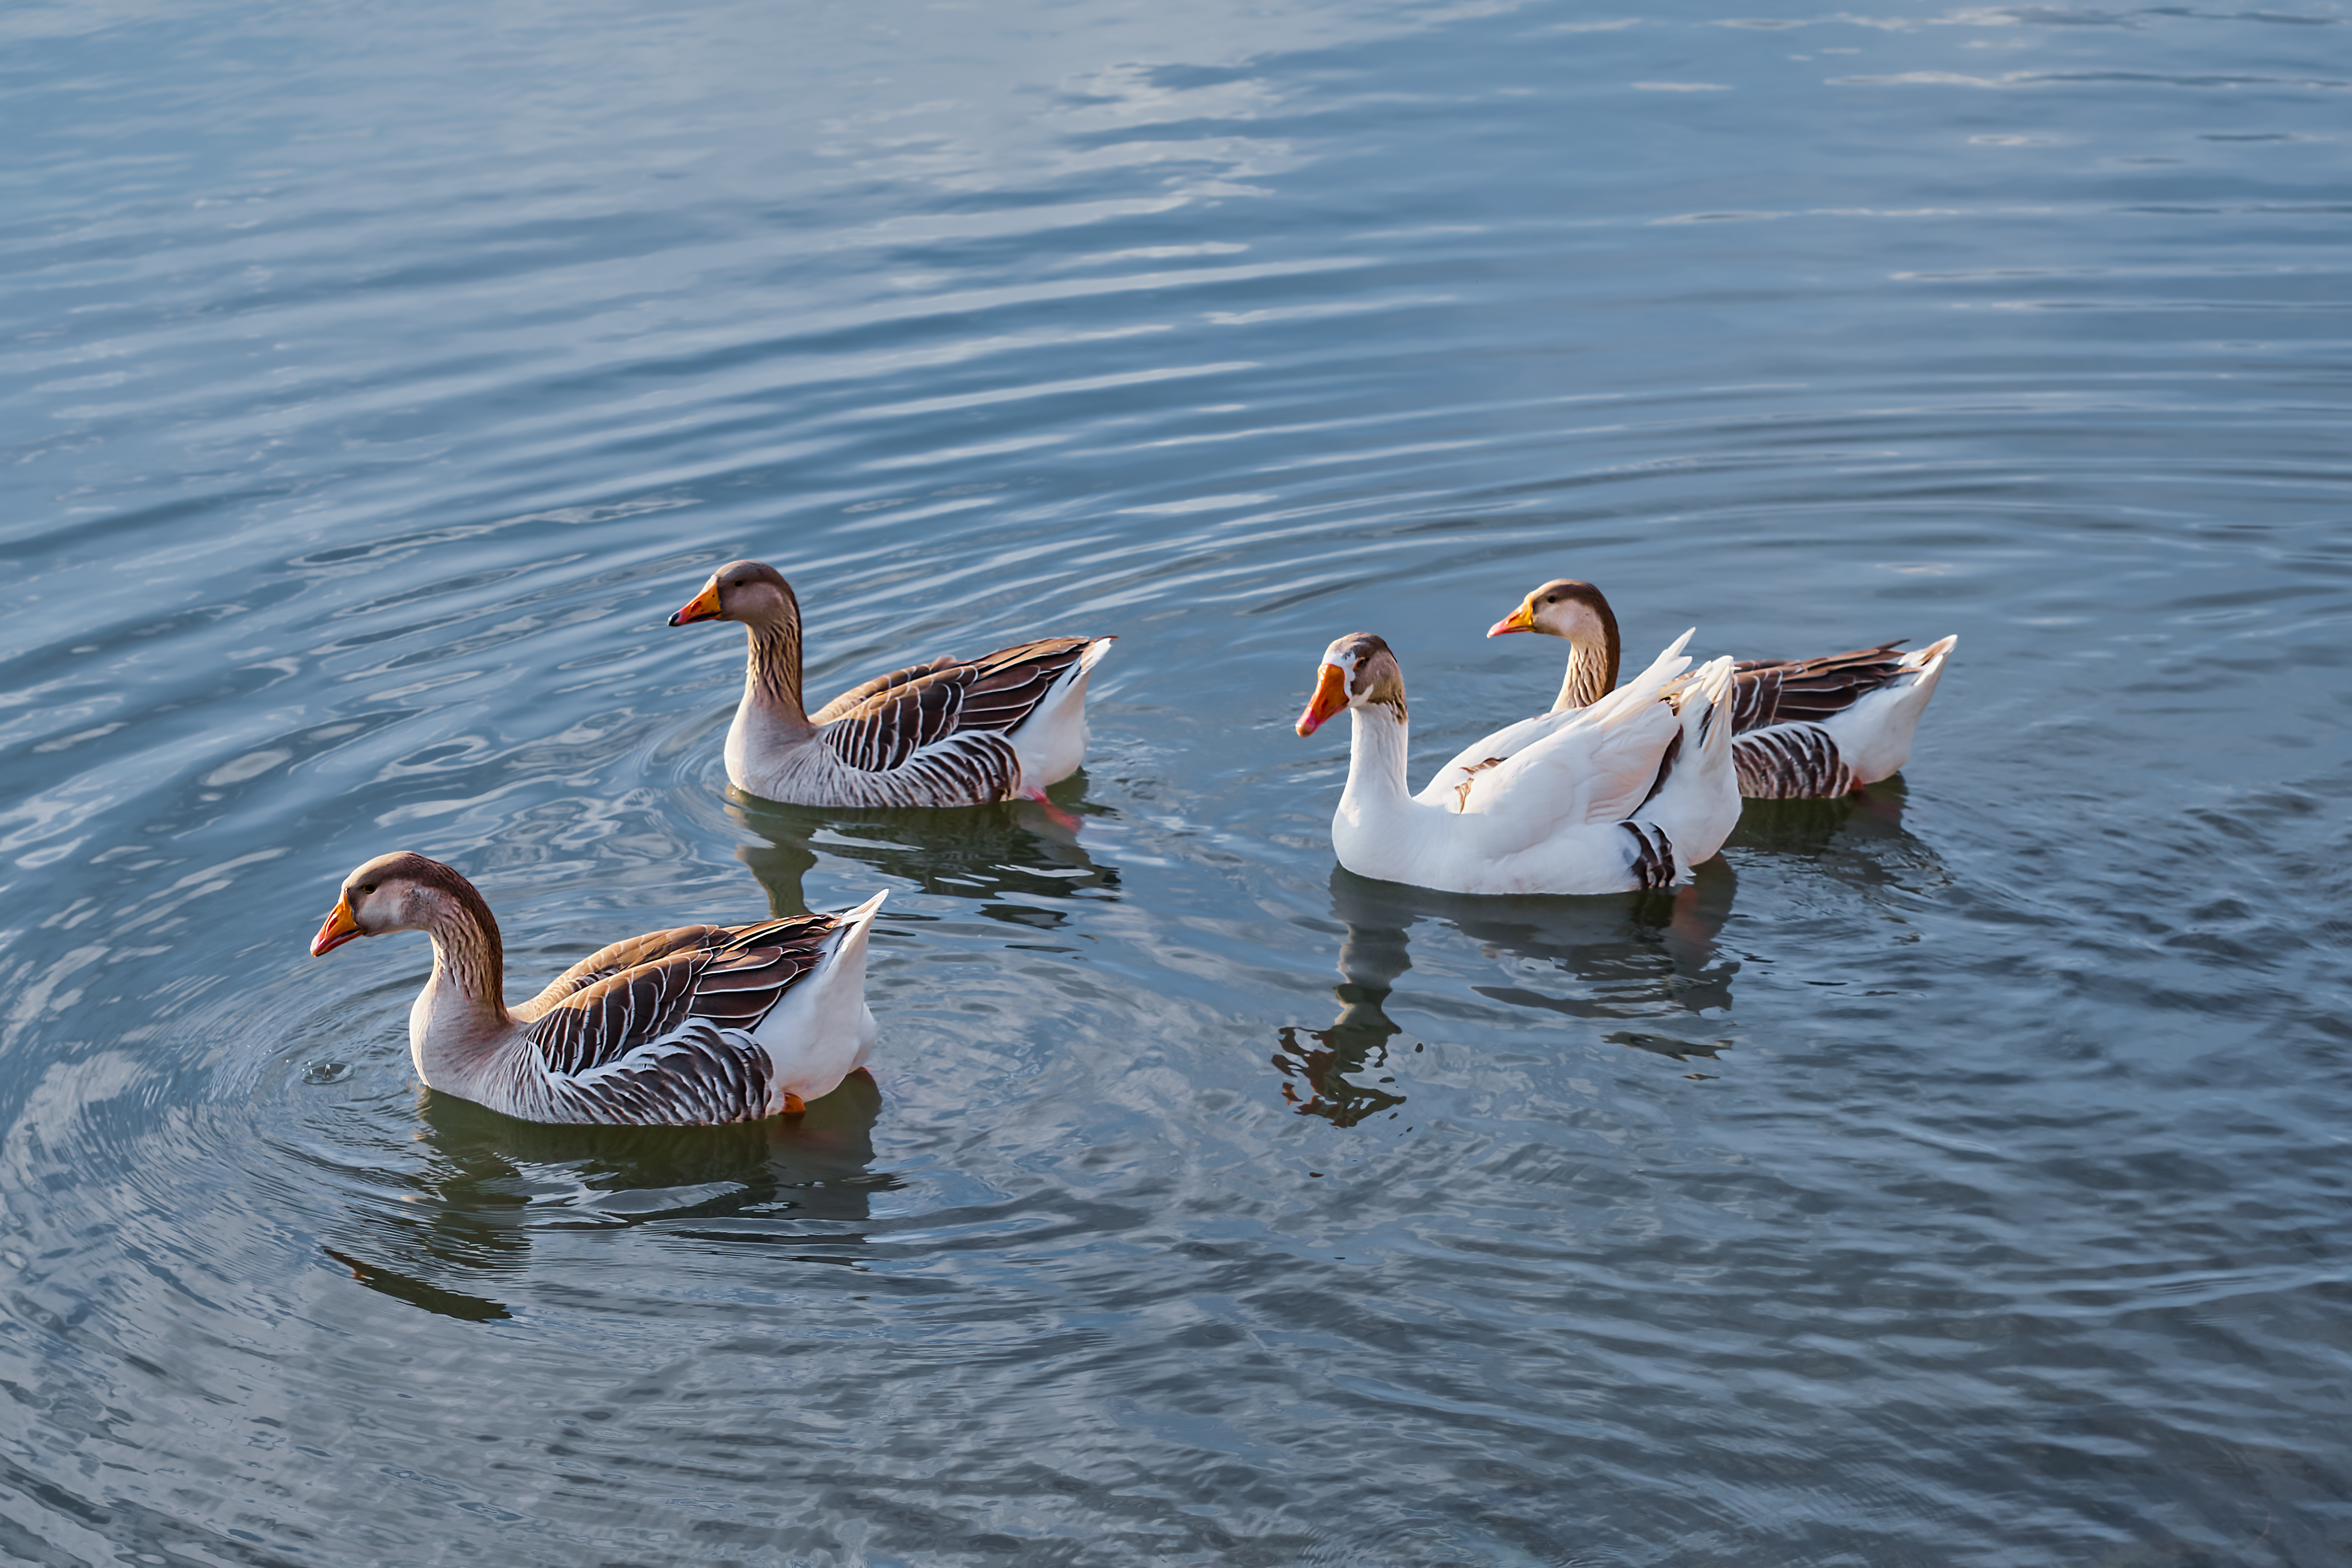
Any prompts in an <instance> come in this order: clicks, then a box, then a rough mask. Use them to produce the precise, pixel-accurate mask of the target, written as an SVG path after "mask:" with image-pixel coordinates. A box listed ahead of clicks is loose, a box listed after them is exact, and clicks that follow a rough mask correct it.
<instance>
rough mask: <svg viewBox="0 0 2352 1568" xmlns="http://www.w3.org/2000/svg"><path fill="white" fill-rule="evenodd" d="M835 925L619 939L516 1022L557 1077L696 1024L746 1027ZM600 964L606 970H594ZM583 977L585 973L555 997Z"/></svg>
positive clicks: (831, 920) (811, 963) (802, 922)
mask: <svg viewBox="0 0 2352 1568" xmlns="http://www.w3.org/2000/svg"><path fill="white" fill-rule="evenodd" d="M840 924H841V921H840V920H839V918H838V917H836V916H834V915H800V916H796V917H794V918H793V919H790V920H767V921H762V922H761V923H760V924H758V925H735V926H725V925H692V926H684V927H680V928H679V929H677V930H675V931H659V932H654V933H651V934H649V935H647V936H639V937H634V938H632V939H631V940H630V941H627V942H616V943H614V945H613V946H610V947H607V948H604V950H603V951H601V952H599V953H596V954H594V955H593V956H590V957H589V958H587V959H586V960H584V961H583V963H581V964H578V965H574V966H573V967H572V969H571V970H569V971H567V972H566V973H565V975H564V976H563V977H562V978H561V979H558V980H557V981H556V983H555V984H554V985H552V986H550V987H549V988H548V989H547V991H545V992H542V993H541V996H540V997H539V998H537V999H535V1000H533V1001H532V1002H530V1003H529V1004H527V1005H526V1006H525V1007H523V1008H521V1009H517V1016H519V1017H520V1018H522V1019H525V1020H526V1024H527V1027H526V1029H525V1030H524V1033H525V1035H526V1036H527V1037H528V1038H529V1039H530V1042H531V1043H532V1044H533V1045H534V1046H536V1047H537V1048H538V1050H539V1053H540V1055H541V1059H542V1060H543V1061H545V1062H546V1064H547V1070H548V1071H549V1072H551V1073H554V1074H561V1075H563V1076H576V1075H578V1074H580V1073H583V1072H587V1071H592V1070H593V1069H595V1068H598V1067H603V1066H607V1065H610V1064H612V1063H614V1062H617V1061H620V1060H621V1059H622V1058H624V1057H625V1056H627V1055H628V1054H629V1053H630V1052H631V1051H635V1050H637V1049H638V1048H639V1047H641V1046H646V1045H650V1044H652V1043H654V1042H655V1041H657V1040H663V1039H665V1038H667V1037H668V1036H671V1035H675V1034H677V1033H678V1032H679V1031H681V1030H688V1029H689V1028H691V1027H692V1026H693V1025H694V1024H695V1022H696V1020H702V1021H703V1022H705V1023H707V1024H709V1025H711V1026H715V1027H717V1028H723V1029H736V1030H750V1029H753V1028H756V1027H757V1026H758V1024H759V1022H760V1020H761V1019H764V1018H766V1017H767V1016H768V1013H769V1011H770V1009H773V1008H774V1007H775V1005H776V1004H777V1003H778V1002H779V1001H781V1000H782V999H783V995H784V993H785V991H787V990H789V989H790V988H792V987H793V984H794V983H795V982H797V981H798V980H800V979H801V978H802V977H803V976H805V975H807V974H808V973H809V972H810V971H812V970H814V968H815V967H817V964H818V962H819V961H820V960H821V959H822V958H823V956H824V939H825V938H826V937H828V936H831V935H832V934H833V932H834V930H835V927H836V926H838V925H840ZM600 963H601V964H603V965H604V969H603V971H602V972H593V971H592V969H591V967H592V966H597V965H599V964H600ZM614 966H617V967H614ZM583 973H585V974H588V975H589V976H590V977H587V978H585V979H584V980H583V981H582V982H581V983H577V984H574V985H572V988H571V989H570V990H568V991H564V992H563V993H562V995H556V994H555V993H556V992H557V991H558V989H559V988H562V987H563V986H564V985H565V984H566V983H567V982H570V981H572V980H574V977H579V976H582V975H583ZM704 1032H708V1030H705V1031H704Z"/></svg>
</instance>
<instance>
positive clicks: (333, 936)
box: [310, 850, 482, 958]
mask: <svg viewBox="0 0 2352 1568" xmlns="http://www.w3.org/2000/svg"><path fill="white" fill-rule="evenodd" d="M481 902H482V895H481V894H479V893H477V892H475V890H474V884H473V883H469V882H467V880H466V879H465V878H464V877H463V876H461V875H459V874H458V873H457V871H455V870H454V869H452V868H451V867H448V866H446V865H443V864H442V863H441V862H439V861H436V860H427V859H425V857H424V856H423V855H420V854H415V853H413V852H409V851H407V850H402V851H399V852H395V853H393V854H388V855H378V856H376V857H375V859H373V860H372V861H369V862H367V863H366V864H364V865H362V866H361V867H360V868H359V869H358V870H357V871H355V872H353V873H352V874H351V875H349V876H347V877H345V878H343V886H342V893H341V896H340V897H338V898H337V899H336V900H335V907H334V908H333V909H331V910H330V911H328V913H327V919H326V923H325V924H324V925H320V927H319V935H318V936H315V937H313V938H311V941H310V956H312V957H314V958H315V957H318V956H320V955H321V954H324V953H330V952H332V951H333V950H334V949H336V948H338V947H340V946H342V945H343V944H344V943H346V942H351V941H356V940H357V939H358V938H360V937H362V936H383V935H384V934H385V933H386V932H389V931H430V930H435V929H436V928H446V927H447V926H449V925H451V924H452V922H453V921H454V920H458V919H464V920H469V921H478V918H479V916H478V912H477V907H476V906H478V905H480V904H481Z"/></svg>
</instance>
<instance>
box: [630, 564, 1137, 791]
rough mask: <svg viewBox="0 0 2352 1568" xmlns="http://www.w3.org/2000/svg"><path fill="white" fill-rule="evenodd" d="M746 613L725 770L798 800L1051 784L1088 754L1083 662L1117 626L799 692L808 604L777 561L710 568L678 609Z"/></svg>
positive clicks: (742, 782) (705, 614)
mask: <svg viewBox="0 0 2352 1568" xmlns="http://www.w3.org/2000/svg"><path fill="white" fill-rule="evenodd" d="M695 621H740V622H742V623H743V626H744V628H745V630H746V631H748V632H750V633H751V657H750V660H749V661H748V663H747V664H746V665H745V668H744V674H743V700H742V702H741V703H740V704H739V705H738V706H737V707H736V709H735V723H734V725H733V726H732V727H730V729H729V730H728V731H727V777H728V779H730V780H731V781H732V782H733V783H734V785H735V787H736V788H737V789H742V790H747V791H749V792H750V793H751V794H754V795H758V796H761V797H762V798H764V799H766V800H781V801H783V802H785V803H786V804H788V805H794V806H971V805H977V804H979V803H981V802H982V801H987V800H1013V799H1014V798H1016V797H1019V796H1028V797H1030V798H1032V799H1035V800H1042V799H1044V798H1045V786H1047V785H1048V784H1053V783H1057V782H1059V781H1060V780H1062V779H1066V778H1068V777H1069V776H1070V775H1071V774H1073V773H1075V772H1076V771H1077V770H1078V765H1079V764H1080V763H1082V762H1084V761H1085V760H1086V758H1087V675H1088V674H1090V673H1091V672H1092V671H1093V669H1094V667H1095V664H1096V662H1097V661H1098V660H1099V659H1101V657H1102V656H1103V655H1104V654H1105V653H1108V652H1109V651H1110V645H1111V643H1112V641H1113V639H1111V638H1108V637H1047V638H1045V639H1043V640H1041V641H1039V642H1035V643H1018V644H1016V645H1015V646H1013V647H1010V648H999V649H998V650H996V652H994V653H983V654H982V655H981V656H980V657H979V658H977V659H957V658H951V657H944V656H943V657H940V658H938V659H934V660H932V661H931V662H930V663H929V664H912V665H909V666H908V667H907V668H906V669H903V670H893V671H891V672H890V673H889V674H887V675H877V676H875V677H874V678H873V679H872V680H870V681H867V682H866V683H865V684H864V685H857V686H852V687H851V688H850V689H849V690H847V691H845V692H844V693H842V694H841V695H839V696H837V697H835V698H834V699H833V700H832V701H831V702H829V703H827V704H825V705H824V706H823V707H821V708H819V709H817V711H816V712H815V713H814V714H812V713H809V712H808V711H807V710H806V709H805V708H803V706H801V606H800V601H799V600H797V599H795V598H794V597H793V589H792V584H790V583H788V582H786V581H785V580H783V578H782V575H781V574H780V573H778V571H777V570H776V569H775V568H774V567H772V566H768V565H765V564H763V563H761V562H760V561H756V560H739V561H736V562H734V563H733V564H732V565H730V566H722V567H720V568H719V570H717V571H715V572H713V573H711V574H710V580H709V582H707V583H705V584H703V588H702V591H701V592H700V593H698V594H697V595H695V597H694V598H693V599H692V600H691V601H688V603H687V605H686V606H685V608H683V609H681V610H680V611H678V612H677V614H675V615H673V616H671V617H670V618H669V623H670V624H671V625H673V626H684V625H686V624H687V623H688V622H695Z"/></svg>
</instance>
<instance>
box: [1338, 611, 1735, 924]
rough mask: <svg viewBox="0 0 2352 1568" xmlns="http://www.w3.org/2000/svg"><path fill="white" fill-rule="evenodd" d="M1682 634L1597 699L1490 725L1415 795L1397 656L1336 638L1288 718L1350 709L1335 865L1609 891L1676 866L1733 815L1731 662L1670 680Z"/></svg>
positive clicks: (1475, 882)
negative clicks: (1562, 712)
mask: <svg viewBox="0 0 2352 1568" xmlns="http://www.w3.org/2000/svg"><path fill="white" fill-rule="evenodd" d="M1690 637H1691V634H1690V633H1689V632H1684V633H1683V634H1682V636H1681V638H1679V639H1678V640H1677V641H1676V642H1675V643H1674V644H1673V645H1672V646H1671V647H1669V648H1667V649H1666V651H1665V652H1664V653H1661V654H1659V655H1658V657H1657V660H1656V662H1654V664H1651V665H1650V667H1649V668H1648V669H1647V670H1644V671H1643V673H1642V674H1641V675H1640V676H1638V677H1637V678H1636V679H1634V680H1633V681H1632V682H1631V683H1629V684H1628V685H1626V686H1625V687H1624V689H1623V690H1622V691H1617V692H1612V693H1611V694H1610V695H1608V696H1607V697H1604V698H1603V699H1601V701H1600V702H1597V703H1594V704H1592V705H1591V706H1588V707H1585V708H1583V709H1581V710H1580V711H1579V712H1577V713H1574V714H1571V715H1566V716H1561V717H1559V718H1558V719H1553V718H1552V717H1551V716H1545V717H1544V718H1541V719H1535V720H1527V721H1523V722H1522V723H1521V724H1518V725H1514V726H1512V727H1510V729H1507V730H1503V731H1498V732H1497V733H1496V735H1494V736H1490V737H1487V740H1488V741H1489V742H1493V743H1495V747H1494V751H1495V753H1497V754H1489V755H1486V756H1483V757H1482V756H1477V755H1476V754H1477V753H1478V752H1479V751H1480V749H1481V747H1476V746H1474V747H1471V748H1470V749H1469V750H1468V751H1466V752H1465V753H1464V754H1463V758H1473V760H1471V761H1469V762H1467V763H1465V762H1464V760H1463V758H1455V759H1454V763H1452V764H1449V765H1448V768H1447V769H1446V770H1445V771H1442V772H1441V773H1440V775H1439V777H1438V778H1437V779H1433V780H1432V782H1431V783H1430V784H1429V785H1428V786H1427V787H1426V788H1424V789H1423V790H1422V791H1421V793H1419V794H1417V795H1414V794H1408V793H1407V792H1406V785H1405V750H1406V742H1407V738H1408V736H1409V730H1408V727H1407V724H1406V719H1405V701H1404V672H1403V671H1402V668H1400V667H1399V665H1398V664H1397V658H1396V654H1395V653H1391V651H1390V649H1389V645H1388V644H1387V643H1384V642H1382V641H1381V639H1380V638H1378V637H1376V636H1373V635H1371V634H1370V633H1369V632H1357V633H1355V634H1354V635H1352V636H1347V637H1342V638H1339V640H1338V641H1336V642H1334V643H1332V644H1331V645H1330V646H1329V647H1328V648H1327V649H1325V650H1324V653H1323V662H1322V664H1321V665H1320V667H1319V668H1318V670H1317V672H1316V681H1315V695H1313V696H1312V697H1310V698H1309V699H1308V700H1307V710H1306V712H1304V713H1303V714H1301V715H1300V716H1299V718H1298V733H1299V734H1301V735H1312V734H1314V733H1315V731H1316V728H1317V727H1318V726H1320V725H1321V724H1322V723H1323V722H1324V721H1325V720H1326V719H1328V718H1329V717H1331V716H1333V715H1334V714H1336V713H1338V712H1339V710H1340V709H1341V708H1346V709H1347V710H1349V715H1350V716H1351V722H1352V723H1353V726H1354V736H1353V737H1352V739H1351V742H1350V746H1349V760H1348V783H1347V788H1346V789H1344V790H1343V791H1342V792H1341V793H1340V796H1339V810H1337V811H1336V812H1334V813H1333V815H1332V818H1331V847H1332V850H1333V851H1334V852H1336V853H1337V854H1338V856H1339V863H1340V864H1341V865H1343V866H1345V867H1347V868H1348V869H1349V871H1351V872H1354V873H1357V874H1358V875H1359V876H1369V877H1376V878H1378V879H1380V880H1381V881H1383V882H1402V883H1412V884H1413V885H1415V886H1419V887H1430V888H1437V889H1440V890H1442V891H1444V892H1447V893H1485V894H1513V893H1622V892H1632V891H1634V890H1638V889H1643V888H1654V887H1666V886H1670V885H1672V884H1674V883H1679V882H1684V881H1686V880H1688V878H1689V876H1690V873H1691V868H1692V867H1693V866H1695V865H1696V864H1697V863H1698V862H1701V861H1704V860H1706V859H1707V858H1708V857H1709V856H1711V855H1713V854H1714V853H1715V852H1716V851H1717V849H1719V848H1721V847H1722V845H1723V841H1724V840H1725V839H1727V838H1728V837H1729V836H1730V834H1731V829H1732V826H1733V824H1734V823H1736V822H1737V821H1738V820H1739V789H1738V783H1737V782H1736V780H1735V779H1733V777H1732V771H1731V726H1730V723H1729V722H1728V721H1729V717H1730V714H1729V708H1728V703H1729V699H1730V693H1731V661H1730V660H1729V659H1717V660H1716V661H1715V662H1714V663H1713V664H1708V665H1706V666H1705V667H1704V668H1703V669H1701V670H1699V671H1698V672H1697V673H1696V674H1695V675H1693V676H1691V677H1689V678H1688V679H1685V680H1680V681H1678V680H1677V679H1676V677H1678V676H1680V675H1682V674H1683V672H1684V671H1685V670H1686V669H1688V668H1689V666H1690V660H1689V659H1688V658H1686V657H1685V656H1684V653H1683V645H1684V643H1688V642H1689V641H1690ZM1514 731H1517V732H1521V733H1518V734H1514V733H1513V732H1514ZM1531 731H1534V732H1539V733H1530V732H1531ZM1449 774H1457V775H1458V777H1449V776H1448V775H1449Z"/></svg>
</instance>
